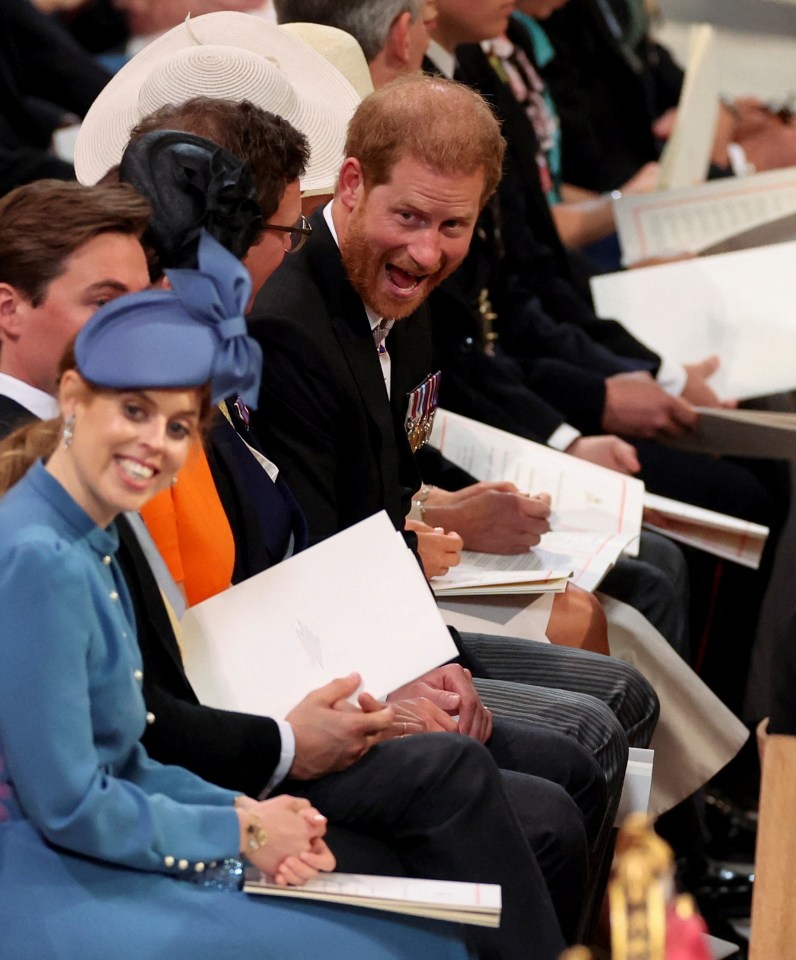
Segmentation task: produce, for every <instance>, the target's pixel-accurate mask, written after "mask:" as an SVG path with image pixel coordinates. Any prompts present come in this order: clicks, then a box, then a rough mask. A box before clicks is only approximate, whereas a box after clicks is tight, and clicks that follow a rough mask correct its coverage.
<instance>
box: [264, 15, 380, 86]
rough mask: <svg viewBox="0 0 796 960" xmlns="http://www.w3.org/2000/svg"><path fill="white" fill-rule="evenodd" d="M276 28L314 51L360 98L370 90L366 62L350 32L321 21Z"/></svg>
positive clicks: (370, 82)
mask: <svg viewBox="0 0 796 960" xmlns="http://www.w3.org/2000/svg"><path fill="white" fill-rule="evenodd" d="M280 29H282V30H286V31H287V32H288V33H291V34H293V36H294V37H298V39H299V40H301V41H302V42H304V43H306V44H308V45H309V46H310V47H312V48H313V50H317V51H318V53H320V54H321V56H323V57H325V58H326V59H327V60H328V61H329V63H331V65H332V66H333V67H336V68H337V69H338V70H339V71H340V73H342V75H343V76H344V77H345V78H346V80H348V82H349V83H350V84H351V86H352V87H353V88H354V89H355V90H356V92H357V93H358V94H359V96H360V97H361V98H362V99H363V100H364V99H365V97H367V96H368V94H370V93H373V80H372V79H371V76H370V67H368V61H367V60H366V59H365V54H364V53H363V52H362V47H360V45H359V44H358V43H357V42H356V40H355V39H354V38H353V37H352V36H351V34H350V33H346V32H345V30H338V29H337V27H329V26H327V25H326V24H325V23H283V24H282V26H281V28H280Z"/></svg>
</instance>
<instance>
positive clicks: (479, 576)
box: [431, 550, 572, 597]
mask: <svg viewBox="0 0 796 960" xmlns="http://www.w3.org/2000/svg"><path fill="white" fill-rule="evenodd" d="M545 560H546V557H544V556H540V555H538V554H536V553H535V552H533V551H531V552H529V553H520V554H511V555H501V554H495V553H476V552H475V551H473V550H463V551H462V554H461V563H460V564H459V566H457V567H451V568H450V570H449V571H448V573H447V574H446V575H445V576H444V577H434V579H433V580H432V581H431V586H432V587H433V588H434V593H435V594H436V595H437V596H438V597H441V596H450V595H455V594H457V593H458V594H460V595H461V592H462V591H464V590H467V589H469V588H472V587H511V586H513V587H515V588H516V589H515V590H514V591H513V592H515V593H519V592H522V593H547V592H557V591H558V590H560V586H559V584H560V581H561V580H564V581H566V580H567V578H568V577H569V576H571V574H572V567H571V566H564V565H561V564H559V565H558V566H555V565H554V566H550V565H548V564H547V563H546V562H545Z"/></svg>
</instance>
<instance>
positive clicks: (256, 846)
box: [0, 236, 468, 960]
mask: <svg viewBox="0 0 796 960" xmlns="http://www.w3.org/2000/svg"><path fill="white" fill-rule="evenodd" d="M170 281H171V284H172V288H173V289H172V290H171V291H157V292H156V291H148V292H145V293H142V294H133V295H131V296H129V297H123V298H121V299H119V300H116V301H114V302H113V303H112V304H109V305H108V306H106V307H104V308H102V309H101V310H99V311H98V312H97V313H96V314H95V315H94V317H93V318H92V319H91V320H90V321H89V322H88V324H87V325H86V327H84V329H83V330H82V331H81V332H80V334H79V335H78V337H77V340H76V342H75V350H74V362H73V363H68V364H67V365H66V369H65V371H64V373H63V376H62V379H61V385H60V395H59V400H60V404H61V410H62V420H61V421H60V422H58V423H57V424H53V423H52V422H51V423H49V424H48V423H45V424H37V425H34V426H31V427H27V428H24V437H22V438H21V437H20V436H19V435H14V436H13V437H12V438H9V441H7V443H6V444H5V445H4V448H3V449H4V451H5V452H4V453H3V454H2V455H1V456H0V477H1V478H2V479H0V487H2V489H7V488H8V487H9V486H11V484H13V486H11V489H10V490H9V492H7V493H6V494H5V496H3V498H2V500H0V610H2V617H3V620H2V630H1V631H0V955H1V956H3V957H8V958H9V960H12V958H13V960H50V958H58V960H108V958H109V957H114V958H117V960H127V958H130V960H133V958H135V960H160V958H169V960H181V958H185V960H205V958H206V960H218V958H225V957H233V956H239V955H244V956H250V957H258V958H259V957H262V958H274V960H284V958H288V957H289V958H291V960H292V958H299V960H301V958H307V960H309V958H316V957H324V958H330V960H336V958H339V960H350V958H366V960H390V958H409V957H412V958H426V957H427V958H434V960H465V958H466V957H467V956H468V953H467V950H466V948H465V947H464V945H463V941H462V938H461V934H460V932H459V929H458V928H456V927H454V926H452V925H449V924H444V923H432V922H424V921H415V920H411V919H402V920H395V919H391V918H388V917H386V916H385V915H381V914H376V913H371V912H368V911H355V910H347V909H343V908H339V907H333V906H319V905H308V904H299V903H295V902H291V901H283V900H280V901H274V900H270V899H266V898H248V897H246V896H245V895H244V894H242V893H240V892H239V890H238V889H237V887H238V886H239V878H240V870H241V866H240V858H241V857H242V856H245V857H246V859H248V860H249V861H251V862H252V863H253V864H254V865H255V866H257V867H259V868H260V869H262V870H264V871H265V872H267V873H268V874H270V875H272V876H273V877H275V878H276V879H277V882H279V883H282V884H300V883H303V882H305V881H306V880H307V879H310V878H311V877H313V876H315V875H316V874H317V872H318V870H329V869H333V867H334V857H333V856H332V854H331V853H330V851H329V850H328V848H327V847H326V844H325V842H324V840H323V834H324V832H325V819H324V818H323V817H322V816H321V814H320V813H318V811H316V810H314V809H313V808H312V807H310V805H309V804H308V802H307V801H305V800H299V799H296V798H292V797H278V798H275V799H273V800H266V801H260V802H258V801H255V800H252V799H250V798H245V797H240V796H236V795H235V794H234V793H232V792H231V791H228V790H224V789H221V788H219V787H216V786H213V785H211V784H209V783H206V782H205V781H203V780H201V779H199V778H198V777H196V776H194V775H193V774H191V773H189V772H188V771H186V770H183V769H182V768H179V767H173V766H164V765H161V764H158V763H156V762H154V761H152V760H150V759H149V758H148V757H147V755H146V753H145V751H144V749H143V748H142V746H141V745H140V743H139V738H140V736H141V733H142V731H143V730H144V728H145V724H146V723H147V722H153V721H154V718H153V717H151V715H149V716H148V715H147V714H146V711H145V707H144V702H143V699H142V696H141V681H142V672H141V660H140V655H139V652H138V648H137V644H136V640H135V623H134V617H133V614H132V608H131V604H130V600H129V596H128V593H127V589H126V586H125V583H124V581H123V579H122V577H121V575H120V573H119V570H118V567H117V563H116V560H115V557H114V554H115V550H116V546H117V535H116V532H115V529H114V525H113V520H114V517H115V516H116V515H117V514H118V513H119V512H121V511H125V510H137V509H138V508H139V507H140V506H141V505H142V504H143V503H144V502H146V500H148V499H149V498H150V497H151V496H153V495H154V494H155V493H156V492H158V491H159V490H161V489H163V488H164V487H165V486H167V485H168V484H169V483H170V482H172V478H173V477H174V476H175V475H176V473H177V471H178V470H179V468H180V466H181V465H182V463H183V462H184V460H185V456H186V455H187V453H188V450H189V448H190V445H191V441H192V439H193V438H194V437H195V436H196V433H197V431H199V430H200V428H201V420H202V417H203V415H204V414H205V413H207V411H208V410H209V409H210V405H211V403H212V402H214V401H215V400H217V399H218V398H219V397H223V396H225V395H227V394H229V393H230V392H231V391H234V390H238V391H240V392H241V393H242V394H243V395H244V397H246V396H251V395H252V394H253V395H254V396H255V397H256V394H257V381H258V378H259V360H260V358H259V355H258V353H257V350H256V348H255V347H254V346H253V344H252V342H251V341H250V340H249V339H248V337H246V335H245V323H244V320H243V317H242V310H243V307H244V306H245V304H246V302H247V299H248V294H249V284H248V275H246V273H245V271H244V270H243V268H242V266H241V265H240V263H239V261H237V260H235V258H234V257H232V255H231V254H229V253H227V251H225V250H224V249H223V248H222V247H221V246H220V245H219V244H217V243H216V242H215V241H214V240H212V238H210V237H208V236H204V237H203V238H202V241H201V244H200V269H199V271H174V272H173V273H172V274H171V276H170ZM23 441H24V442H23ZM31 450H34V451H38V452H39V454H40V455H42V456H43V457H44V459H43V460H37V462H35V463H33V465H32V466H31V467H30V469H28V470H27V472H25V473H24V476H23V477H22V479H19V481H18V482H16V483H14V480H15V479H16V478H17V476H18V475H19V473H21V472H22V467H21V466H20V463H21V462H22V463H24V466H25V467H27V464H28V462H29V461H30V459H31V453H30V451H31Z"/></svg>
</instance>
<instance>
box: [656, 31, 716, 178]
mask: <svg viewBox="0 0 796 960" xmlns="http://www.w3.org/2000/svg"><path fill="white" fill-rule="evenodd" d="M718 111H719V74H718V66H717V62H716V38H715V31H714V29H713V27H711V26H710V25H709V24H707V23H702V24H699V25H698V26H695V27H694V28H693V29H692V31H691V44H690V49H689V54H688V64H687V66H686V72H685V78H684V80H683V90H682V93H681V94H680V102H679V104H678V105H677V119H676V121H675V125H674V129H673V130H672V135H671V137H670V138H669V140H668V142H667V143H666V146H665V147H664V150H663V153H662V155H661V176H660V186H661V189H663V190H676V189H679V188H680V187H690V186H692V185H693V184H695V183H701V182H702V181H703V180H704V179H705V177H706V176H707V173H708V167H709V166H710V154H711V152H712V149H713V137H714V135H715V132H716V120H717V118H718Z"/></svg>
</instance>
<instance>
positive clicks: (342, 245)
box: [250, 78, 645, 774]
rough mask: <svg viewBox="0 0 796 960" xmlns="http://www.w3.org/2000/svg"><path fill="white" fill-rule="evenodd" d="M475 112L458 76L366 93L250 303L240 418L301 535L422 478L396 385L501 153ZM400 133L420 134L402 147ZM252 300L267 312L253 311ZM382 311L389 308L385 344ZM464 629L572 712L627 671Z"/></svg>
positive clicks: (343, 520) (412, 384) (415, 375)
mask: <svg viewBox="0 0 796 960" xmlns="http://www.w3.org/2000/svg"><path fill="white" fill-rule="evenodd" d="M448 96H450V97H451V98H452V102H451V103H450V104H448V103H447V99H446V98H447V97H448ZM458 97H464V107H466V110H465V109H464V107H463V106H462V104H460V103H459V102H458V100H457V99H456V98H458ZM474 104H475V105H477V106H476V107H474ZM460 108H461V109H462V110H463V113H464V117H465V120H464V121H463V120H462V119H461V118H460V117H458V114H457V111H459V109H460ZM441 112H442V114H443V116H444V121H443V120H442V119H441V118H440V113H441ZM473 112H475V114H476V117H477V118H478V121H479V122H478V123H475V122H474V121H473V122H472V123H470V125H468V127H467V134H468V136H467V139H466V140H464V146H463V147H462V148H461V149H462V152H463V153H464V154H465V157H464V158H462V157H461V156H456V154H455V151H454V152H453V153H452V154H451V153H450V152H449V154H448V157H447V160H446V162H447V166H444V167H443V169H442V170H440V169H438V168H437V166H436V156H437V155H438V147H439V146H440V144H441V143H445V144H453V143H455V144H457V145H458V144H460V143H462V142H463V138H462V136H461V128H460V127H457V126H456V123H457V122H458V123H463V122H469V121H471V120H472V116H473ZM484 116H485V111H484V106H483V103H482V102H481V101H480V100H477V99H475V98H472V95H471V94H467V93H465V92H464V90H463V89H462V88H461V87H457V86H452V85H450V84H447V83H445V82H442V83H440V82H431V81H428V80H424V79H422V78H412V79H407V80H406V81H404V82H403V83H402V84H401V85H399V86H392V87H387V88H384V89H383V90H381V91H379V92H377V93H376V94H375V95H374V96H373V97H372V98H369V99H368V100H366V101H365V102H364V103H363V104H362V106H361V107H360V108H359V110H358V112H357V114H356V119H355V121H354V122H353V123H352V126H351V127H350V130H349V144H348V150H347V153H348V157H347V159H346V161H345V162H344V164H343V167H342V170H341V174H340V179H339V186H338V191H337V195H336V198H335V201H334V203H333V204H332V205H331V206H330V207H328V208H326V209H325V210H323V211H321V212H318V213H316V214H315V216H314V217H313V220H312V224H313V235H312V237H311V238H310V239H309V240H308V242H307V244H306V246H305V247H304V248H303V249H302V250H301V251H299V252H298V253H296V254H295V255H294V256H292V257H290V258H288V260H286V261H285V263H284V264H283V265H282V267H281V268H280V270H278V271H277V272H276V274H275V275H274V277H273V278H272V280H271V281H269V283H268V284H266V286H265V288H264V290H263V293H262V295H261V297H260V298H258V300H257V301H256V303H255V307H254V311H253V318H252V320H251V323H250V329H251V332H252V334H253V335H254V336H255V337H257V338H258V339H260V341H261V343H262V345H263V351H264V355H265V356H266V357H268V358H269V365H268V374H267V376H266V377H265V378H264V381H263V386H262V394H261V402H260V412H259V413H257V414H255V416H254V417H253V421H252V423H253V427H254V429H255V431H257V432H258V434H259V435H260V436H261V439H262V440H263V443H264V446H265V447H266V449H268V450H269V452H270V453H272V454H273V455H274V456H275V457H276V458H277V460H278V462H279V463H280V468H281V469H282V470H283V471H284V473H285V475H286V476H287V478H288V481H289V482H290V484H291V487H292V488H293V490H294V492H295V493H296V496H297V498H298V500H299V502H300V503H301V504H302V506H303V508H304V510H305V513H306V514H307V519H308V524H309V529H310V537H311V539H312V538H315V539H321V538H323V537H325V536H329V535H331V534H332V533H335V532H337V531H338V530H340V529H342V528H344V527H346V526H349V525H351V524H352V523H354V522H356V521H357V520H359V519H362V518H364V517H366V516H369V515H370V514H372V513H373V512H375V511H376V510H379V509H386V510H387V512H388V514H389V515H390V517H391V519H392V520H393V522H394V523H395V525H396V528H397V529H403V523H404V518H405V516H406V513H407V510H408V507H409V499H410V496H411V493H412V492H413V491H414V490H416V489H417V488H418V486H419V475H418V472H417V466H416V464H415V461H414V458H413V456H412V451H411V449H410V447H409V444H408V441H407V435H406V430H405V427H404V417H405V414H406V406H407V394H408V393H411V392H412V391H413V389H414V388H416V387H417V386H418V384H419V383H420V381H422V380H423V379H424V378H425V377H426V376H427V375H428V373H429V369H430V368H429V366H428V362H429V357H428V337H427V331H426V332H424V326H423V325H424V318H423V314H422V309H421V304H422V301H423V300H424V299H425V297H426V296H427V294H428V292H429V290H430V289H431V288H432V287H433V286H434V284H435V283H436V282H438V281H440V280H441V279H442V278H443V277H444V275H445V274H446V273H448V272H450V271H451V270H453V269H455V267H456V265H457V264H458V263H459V262H460V261H461V258H462V257H463V256H464V255H465V252H466V249H467V245H468V243H469V240H470V235H471V232H472V228H473V226H474V224H475V219H476V216H477V213H478V210H479V208H480V206H481V204H482V203H483V201H484V199H485V197H486V196H487V195H488V192H489V190H490V189H491V186H492V184H494V182H495V181H496V179H497V176H498V175H499V164H498V165H497V166H496V165H495V164H494V163H493V162H492V161H493V159H494V158H495V154H496V152H497V159H499V153H500V148H499V145H498V144H497V143H496V142H495V139H494V138H495V136H496V135H497V134H496V128H495V126H494V121H492V120H491V118H490V119H489V120H488V122H487V123H486V126H489V128H490V129H491V130H493V131H495V132H493V134H492V139H491V140H490V138H489V137H487V136H486V135H485V134H484V126H485V120H484ZM486 116H488V114H486ZM430 118H434V122H431V119H430ZM437 121H439V122H437ZM479 124H480V129H479ZM420 126H422V128H423V133H424V135H423V136H421V135H420V133H419V130H418V128H419V127H420ZM426 131H433V133H432V135H431V136H430V137H429V136H426V135H425V134H426ZM434 134H436V136H437V137H438V138H439V139H436V140H435V138H434ZM479 136H480V139H479ZM407 139H409V142H411V143H412V144H413V145H415V144H421V145H418V146H417V147H416V148H415V150H414V151H413V150H406V149H405V141H406V140H407ZM429 139H430V140H432V141H433V143H431V144H429V143H428V142H427V141H428V140H429ZM354 144H355V145H356V146H353V145H354ZM424 149H425V151H426V152H425V153H423V152H421V151H423V150H424ZM468 149H471V150H472V153H471V154H470V155H469V156H468V155H467V153H466V151H467V150H468ZM351 150H353V151H354V152H353V153H352V152H351ZM431 157H434V158H435V159H434V160H433V161H432V160H431V159H430V158H431ZM360 158H361V159H360ZM457 164H459V165H458V166H457ZM374 171H377V172H374ZM487 171H488V172H487ZM338 243H339V249H338ZM341 253H342V257H341ZM258 309H260V310H263V311H267V313H263V314H262V315H258ZM385 318H386V319H388V320H393V319H394V318H399V319H397V320H396V322H395V324H394V326H392V327H391V329H390V330H389V335H388V336H387V339H386V349H382V348H383V347H384V346H385V344H384V338H383V336H382V334H383V333H384V328H385V326H386V324H384V323H382V320H383V319H385ZM376 573H377V571H376ZM374 589H376V590H377V589H378V580H377V577H375V578H374ZM463 643H464V647H465V650H467V651H470V652H473V651H474V650H475V649H476V648H477V655H478V657H479V659H481V660H484V659H487V658H488V659H490V660H492V659H494V661H496V664H495V669H498V670H500V669H502V670H503V671H504V676H506V677H507V676H510V677H511V678H512V679H515V680H522V681H526V682H527V683H529V684H532V683H534V682H535V683H540V682H541V683H542V684H544V685H546V686H550V687H559V686H571V688H572V689H576V690H578V691H581V693H579V694H577V695H575V700H573V701H571V702H572V705H573V709H574V711H575V713H576V714H580V707H578V706H576V705H575V702H576V701H577V702H578V703H579V704H581V706H582V707H583V709H589V705H590V704H593V701H592V700H591V699H590V698H588V697H585V698H584V697H582V692H585V691H588V692H594V693H596V694H598V695H600V694H603V695H604V694H605V693H606V690H605V688H604V687H602V686H601V684H602V678H603V677H605V676H606V675H607V674H608V673H611V674H613V676H614V679H615V680H617V681H618V684H619V687H624V689H625V693H627V691H628V687H629V686H633V685H634V683H635V679H637V678H635V679H634V680H631V679H630V674H625V675H624V679H623V680H619V675H620V674H624V671H625V670H626V667H625V665H623V664H616V663H613V662H611V661H609V660H606V659H605V658H599V657H589V656H588V655H586V654H583V655H581V656H579V655H578V654H579V653H580V652H579V651H564V650H560V649H551V648H549V647H546V646H540V645H535V644H531V645H530V646H529V645H527V644H524V645H523V644H520V648H521V649H515V648H514V647H513V646H512V641H509V640H506V641H505V644H504V643H502V642H501V641H500V640H498V639H497V638H481V637H478V638H468V637H464V638H463ZM514 643H516V641H515V642H514ZM495 651H497V652H495ZM492 653H494V654H495V655H494V658H493V657H491V654H492ZM497 661H499V664H498V663H497ZM587 664H588V667H587V666H586V665H587ZM581 667H583V669H581ZM491 671H492V665H491V663H487V672H488V673H490V672H491ZM614 671H616V673H614ZM631 673H633V672H632V671H631ZM586 674H588V676H587V675H586ZM612 682H613V681H612ZM481 684H482V685H483V684H487V689H486V690H485V691H482V692H484V696H485V698H487V700H488V698H489V697H490V696H492V697H494V698H495V702H498V701H499V702H500V705H501V706H505V704H506V701H507V700H510V699H511V696H514V695H517V694H518V693H519V687H520V686H521V685H519V684H511V685H510V689H506V691H505V692H503V691H501V690H499V689H498V690H491V689H488V684H489V681H488V680H486V681H481ZM626 684H628V685H626ZM640 685H641V687H644V686H645V684H644V683H643V682H641V684H640ZM619 687H617V688H615V690H618V689H619ZM479 689H481V687H479ZM527 689H528V690H529V692H530V691H533V693H534V694H537V695H538V692H537V691H535V690H533V688H531V687H528V688H527ZM506 693H509V694H510V696H506ZM570 696H571V695H570ZM548 697H549V699H547V700H545V701H544V702H545V706H544V707H542V708H541V709H539V711H538V713H536V714H534V713H533V706H532V705H531V704H523V708H522V709H523V710H524V711H526V713H525V716H526V717H528V716H531V717H532V718H533V719H535V720H537V721H538V722H541V723H545V722H547V723H551V722H552V723H553V724H555V717H556V716H561V713H560V712H559V708H560V707H561V706H562V704H563V702H564V699H566V695H565V694H560V693H558V691H556V692H555V693H554V694H552V696H551V695H550V694H548ZM556 698H559V699H558V704H557V705H556ZM560 698H563V699H560ZM603 699H604V702H611V699H612V698H611V697H610V696H608V697H603ZM621 699H624V694H623V695H622V698H621ZM628 699H629V700H633V699H634V695H631V696H630V697H629V698H628ZM642 699H643V697H642ZM614 703H615V704H617V703H618V702H617V701H614ZM538 706H540V707H541V701H540V702H539V704H538ZM620 712H621V710H620ZM642 712H643V710H642ZM545 714H546V716H545ZM592 721H593V723H592ZM601 725H602V720H601V719H600V717H598V716H596V715H595V716H593V717H592V718H591V719H590V720H587V721H586V723H585V724H583V725H581V728H580V729H579V730H577V731H575V730H572V728H570V730H571V732H572V733H573V734H574V735H575V736H576V737H577V736H579V735H583V736H586V737H587V738H588V737H589V736H590V733H589V730H591V732H596V731H597V729H598V728H599V727H600V726H601ZM631 725H632V724H631ZM584 728H586V729H584ZM500 762H502V760H501V761H500ZM613 774H615V770H614V771H613Z"/></svg>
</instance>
